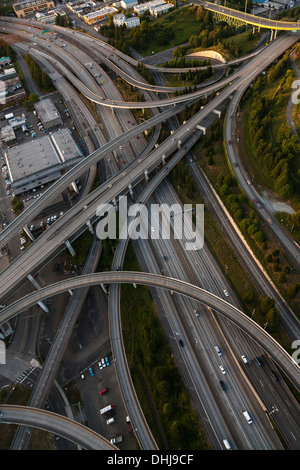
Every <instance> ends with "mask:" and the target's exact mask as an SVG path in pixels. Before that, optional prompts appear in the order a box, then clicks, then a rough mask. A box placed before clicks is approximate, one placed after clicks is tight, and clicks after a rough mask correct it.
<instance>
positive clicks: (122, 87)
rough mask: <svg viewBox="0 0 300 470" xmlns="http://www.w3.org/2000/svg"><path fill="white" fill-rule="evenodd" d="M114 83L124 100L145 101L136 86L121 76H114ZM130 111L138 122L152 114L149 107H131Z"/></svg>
mask: <svg viewBox="0 0 300 470" xmlns="http://www.w3.org/2000/svg"><path fill="white" fill-rule="evenodd" d="M114 84H115V85H116V87H117V88H118V90H119V92H120V93H121V95H122V98H123V100H124V101H127V102H138V103H140V102H143V101H145V97H144V95H143V94H142V93H141V92H140V91H139V90H138V89H137V88H136V87H134V86H133V85H130V84H129V83H127V82H125V80H123V79H122V78H120V77H117V78H115V79H114ZM130 111H131V113H132V114H133V116H134V118H135V120H136V122H137V123H138V124H140V123H141V122H142V121H144V120H147V119H149V118H150V117H151V116H152V113H151V110H150V109H144V110H143V109H131V110H130Z"/></svg>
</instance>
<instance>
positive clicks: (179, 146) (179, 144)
mask: <svg viewBox="0 0 300 470" xmlns="http://www.w3.org/2000/svg"><path fill="white" fill-rule="evenodd" d="M177 146H178V148H179V149H180V148H181V140H178V142H177Z"/></svg>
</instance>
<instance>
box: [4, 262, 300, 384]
mask: <svg viewBox="0 0 300 470" xmlns="http://www.w3.org/2000/svg"><path fill="white" fill-rule="evenodd" d="M111 283H118V284H120V283H131V284H144V285H147V286H155V287H160V288H162V289H167V290H169V291H173V292H178V293H179V294H181V295H184V296H186V297H190V298H192V299H194V300H196V301H198V302H201V303H203V304H205V305H207V306H209V307H210V308H211V309H213V310H214V311H216V312H218V313H219V314H221V315H223V316H224V317H226V318H228V319H229V320H230V321H231V322H233V323H234V324H236V325H238V326H239V327H240V328H241V329H243V330H244V331H245V332H247V334H248V335H249V336H251V337H252V338H253V339H254V340H255V341H256V342H257V343H259V344H260V345H261V346H262V347H263V348H264V349H265V350H266V351H267V352H268V354H269V355H270V356H271V357H272V358H273V359H274V361H275V362H276V363H277V364H280V367H281V369H282V370H283V371H284V372H285V374H286V375H287V376H288V377H289V379H290V380H291V381H292V382H293V384H294V385H295V387H296V388H297V389H299V390H300V367H299V366H298V365H297V364H296V362H295V361H294V360H293V358H291V356H290V355H289V354H288V353H287V352H286V351H285V350H284V349H283V348H282V347H281V346H280V345H279V344H278V343H277V342H276V341H275V340H274V338H272V336H270V335H269V334H268V333H267V332H266V331H265V330H264V329H263V328H261V327H260V326H259V325H258V324H257V323H256V322H254V321H253V320H252V319H251V318H249V317H248V316H247V315H245V314H244V313H243V312H242V311H240V310H238V309H237V308H236V307H234V306H233V305H231V304H229V303H227V302H226V301H225V300H223V299H221V298H220V297H217V296H216V295H214V294H212V293H210V292H207V291H204V290H203V289H201V288H199V287H197V286H194V285H192V284H188V283H186V282H184V281H181V280H179V279H173V278H169V277H167V276H161V275H157V274H152V273H142V272H133V271H129V272H126V271H122V272H121V271H110V272H105V273H95V274H86V275H82V276H77V277H76V278H71V279H67V280H65V281H60V282H57V283H55V284H53V285H48V286H45V287H44V288H43V289H40V290H37V291H35V292H33V293H31V294H28V295H27V296H25V297H23V298H22V299H20V300H16V301H15V302H13V303H12V304H11V305H10V306H9V307H7V308H5V309H3V310H2V311H1V312H0V319H1V322H2V321H7V320H9V319H10V318H12V317H14V316H15V315H18V313H20V312H22V311H24V310H26V309H27V308H29V307H30V306H31V305H34V304H36V303H37V302H38V301H42V300H44V299H46V298H47V297H51V296H52V295H58V294H59V293H61V292H66V291H69V290H72V289H76V288H81V287H85V286H91V285H96V284H111Z"/></svg>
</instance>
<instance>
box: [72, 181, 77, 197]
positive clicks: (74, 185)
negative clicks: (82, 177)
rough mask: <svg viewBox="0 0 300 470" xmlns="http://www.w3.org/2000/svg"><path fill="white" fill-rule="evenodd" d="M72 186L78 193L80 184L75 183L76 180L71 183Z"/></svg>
mask: <svg viewBox="0 0 300 470" xmlns="http://www.w3.org/2000/svg"><path fill="white" fill-rule="evenodd" d="M71 186H72V188H73V189H74V191H75V193H76V194H79V189H78V186H77V184H76V183H75V181H73V183H72V184H71Z"/></svg>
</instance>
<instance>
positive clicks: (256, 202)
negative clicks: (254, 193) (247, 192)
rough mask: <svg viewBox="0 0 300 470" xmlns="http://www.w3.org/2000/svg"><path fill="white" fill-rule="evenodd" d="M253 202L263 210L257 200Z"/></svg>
mask: <svg viewBox="0 0 300 470" xmlns="http://www.w3.org/2000/svg"><path fill="white" fill-rule="evenodd" d="M253 202H254V204H256V206H257V207H258V208H259V209H260V208H261V205H260V203H259V202H258V200H257V199H253Z"/></svg>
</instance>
